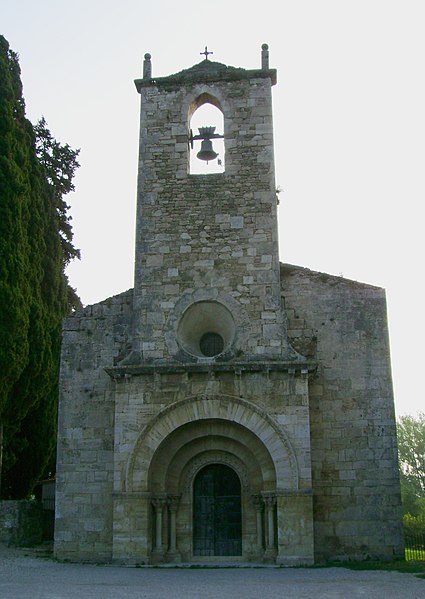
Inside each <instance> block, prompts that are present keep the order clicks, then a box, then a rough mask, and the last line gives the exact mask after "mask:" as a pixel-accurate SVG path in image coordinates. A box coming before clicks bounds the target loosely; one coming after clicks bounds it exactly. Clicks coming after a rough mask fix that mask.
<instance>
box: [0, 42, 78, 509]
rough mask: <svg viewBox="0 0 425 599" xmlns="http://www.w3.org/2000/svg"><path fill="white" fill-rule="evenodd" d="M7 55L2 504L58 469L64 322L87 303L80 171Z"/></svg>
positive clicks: (0, 133)
mask: <svg viewBox="0 0 425 599" xmlns="http://www.w3.org/2000/svg"><path fill="white" fill-rule="evenodd" d="M0 49H1V57H0V65H1V68H2V72H0V81H1V83H2V85H1V87H0V107H1V112H0V186H1V188H0V191H1V196H0V197H1V202H0V204H1V214H0V216H1V218H0V227H1V229H0V241H1V245H0V267H1V270H0V294H1V295H0V304H1V306H2V318H1V321H0V346H1V347H0V368H1V370H0V376H1V377H2V381H1V385H0V388H1V395H0V415H1V420H2V423H3V447H4V460H3V470H2V495H3V497H11V498H17V497H25V496H27V495H28V494H29V493H31V491H32V488H33V486H34V484H35V482H36V481H37V479H38V478H39V477H40V476H42V475H43V473H44V472H45V471H46V469H47V468H48V467H49V466H50V468H51V467H52V456H53V455H54V448H55V438H56V411H57V396H58V373H59V355H60V339H61V322H62V319H63V317H64V316H65V315H66V314H67V313H68V312H69V311H70V309H72V307H75V305H76V304H78V302H79V300H78V296H77V295H76V293H75V291H74V290H73V289H72V288H70V286H69V283H68V280H67V277H66V275H65V272H64V270H65V266H66V265H67V264H68V262H69V261H70V260H71V259H73V258H75V257H79V252H78V250H76V249H75V248H74V247H73V245H72V227H71V224H70V217H69V215H68V209H69V206H68V205H67V204H66V202H65V201H64V196H65V195H66V194H67V193H68V192H69V191H72V190H73V189H74V186H73V183H72V179H73V176H74V174H75V170H76V169H77V167H78V166H79V165H78V162H77V156H78V151H77V150H72V149H71V148H70V147H69V146H68V145H61V144H60V143H59V142H57V141H56V140H55V139H54V138H53V137H52V135H51V134H50V131H49V130H48V128H47V124H46V122H45V120H44V118H43V119H41V121H40V122H39V123H38V124H37V125H36V126H35V127H33V126H32V125H31V123H30V122H29V121H28V120H27V119H26V118H25V104H24V101H23V99H22V86H21V81H20V71H19V63H18V59H17V56H16V54H14V53H13V52H12V51H11V50H10V49H9V47H8V44H7V42H6V40H5V39H4V38H0ZM3 74H4V75H5V77H3ZM4 192H5V193H4ZM3 308H4V309H3ZM3 378H4V381H3Z"/></svg>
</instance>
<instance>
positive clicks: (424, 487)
mask: <svg viewBox="0 0 425 599" xmlns="http://www.w3.org/2000/svg"><path fill="white" fill-rule="evenodd" d="M397 437H398V454H399V466H400V482H401V494H402V502H403V509H404V512H405V513H410V514H411V515H413V516H417V515H419V514H421V513H422V514H423V515H425V413H420V414H419V415H418V416H417V418H414V417H413V416H401V417H400V419H399V421H398V423H397Z"/></svg>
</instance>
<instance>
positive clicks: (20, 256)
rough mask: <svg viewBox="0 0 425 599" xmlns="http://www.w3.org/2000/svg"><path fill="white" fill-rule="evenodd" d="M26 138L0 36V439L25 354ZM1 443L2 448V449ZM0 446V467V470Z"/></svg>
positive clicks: (18, 93) (15, 73)
mask: <svg viewBox="0 0 425 599" xmlns="http://www.w3.org/2000/svg"><path fill="white" fill-rule="evenodd" d="M29 145H30V144H29V139H28V127H27V122H26V119H25V105H24V101H23V98H22V85H21V80H20V69H19V63H18V58H17V55H16V54H15V53H14V52H12V50H11V49H10V48H9V44H8V43H7V41H6V40H5V38H4V37H2V36H0V373H1V384H0V429H1V430H0V438H2V440H3V443H4V438H5V433H4V428H5V412H6V411H7V409H8V408H9V405H8V404H9V398H10V393H11V390H12V389H13V386H14V385H15V384H16V382H17V380H18V379H19V377H20V375H21V373H22V371H23V370H24V368H25V365H26V362H27V359H28V352H29V340H28V329H29V318H30V305H31V285H30V279H29V274H30V270H31V269H30V245H29V241H28V225H29V217H30V190H31V182H30V178H29V170H30V169H29ZM3 443H2V445H3ZM1 455H2V451H1V448H0V467H1Z"/></svg>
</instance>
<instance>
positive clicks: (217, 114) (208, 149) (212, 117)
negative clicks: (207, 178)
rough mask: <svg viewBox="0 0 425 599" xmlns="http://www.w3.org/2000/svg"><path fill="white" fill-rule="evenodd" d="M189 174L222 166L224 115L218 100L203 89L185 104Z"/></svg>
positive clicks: (223, 163) (223, 167)
mask: <svg viewBox="0 0 425 599" xmlns="http://www.w3.org/2000/svg"><path fill="white" fill-rule="evenodd" d="M188 117H189V118H188V121H189V138H190V152H189V174H191V175H209V174H214V173H223V172H224V170H225V146H224V138H223V135H224V115H223V109H222V107H221V104H220V102H219V100H218V99H217V98H215V97H214V96H212V95H211V94H207V93H203V94H201V95H200V96H198V97H197V98H196V99H195V100H194V101H193V102H192V104H191V105H190V107H189V115H188Z"/></svg>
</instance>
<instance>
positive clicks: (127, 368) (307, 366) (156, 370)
mask: <svg viewBox="0 0 425 599" xmlns="http://www.w3.org/2000/svg"><path fill="white" fill-rule="evenodd" d="M316 368H317V364H316V363H315V362H312V361H303V362H292V361H267V362H266V361H264V362H262V361H261V362H260V361H256V362H254V361H253V362H232V363H226V362H212V361H205V362H197V363H185V364H182V363H175V362H170V363H168V364H164V363H159V364H158V363H157V364H148V363H144V364H143V363H141V364H131V365H130V364H129V365H123V366H120V365H118V366H112V367H109V368H105V372H106V373H107V374H108V375H109V376H110V377H111V378H112V379H121V378H127V377H131V376H140V375H145V374H151V375H152V374H170V373H172V374H184V373H186V372H193V373H211V372H214V373H216V372H234V373H235V374H236V375H241V374H243V373H245V372H272V371H273V372H276V371H278V372H287V373H288V374H303V375H308V374H311V373H313V372H315V371H316Z"/></svg>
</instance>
